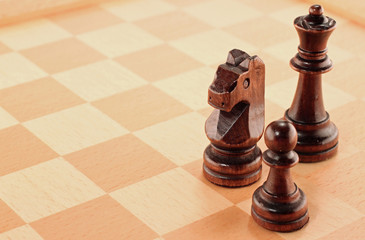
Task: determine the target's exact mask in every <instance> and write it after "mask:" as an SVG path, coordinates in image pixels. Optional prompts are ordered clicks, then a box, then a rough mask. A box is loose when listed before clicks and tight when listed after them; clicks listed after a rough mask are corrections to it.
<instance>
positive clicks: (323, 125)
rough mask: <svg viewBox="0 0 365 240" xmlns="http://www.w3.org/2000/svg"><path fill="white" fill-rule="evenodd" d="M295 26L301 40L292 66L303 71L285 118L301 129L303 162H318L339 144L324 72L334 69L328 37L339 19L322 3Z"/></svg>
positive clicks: (315, 6) (298, 19)
mask: <svg viewBox="0 0 365 240" xmlns="http://www.w3.org/2000/svg"><path fill="white" fill-rule="evenodd" d="M294 26H295V28H296V30H297V32H298V35H299V38H300V44H299V47H298V53H297V54H296V55H295V57H294V58H292V59H291V61H290V66H291V67H292V68H293V69H294V70H296V71H298V72H299V80H298V85H297V90H296V93H295V96H294V100H293V103H292V105H291V107H290V108H289V109H288V110H287V111H286V112H285V116H284V118H285V119H286V120H288V121H290V122H291V123H293V125H294V126H295V128H296V130H297V132H298V143H297V146H296V147H295V151H296V152H297V153H298V154H299V157H300V162H318V161H322V160H325V159H328V158H330V157H332V156H333V155H334V154H336V152H337V147H338V130H337V127H336V126H335V125H334V124H333V123H332V122H331V121H330V117H329V114H328V113H327V112H326V110H325V109H324V105H323V97H322V74H323V73H325V72H328V71H330V70H331V69H332V61H331V60H330V59H329V58H328V56H327V41H328V38H329V37H330V35H331V33H332V32H333V30H334V29H335V27H336V21H335V20H333V19H332V18H330V17H326V16H324V15H323V8H322V7H321V6H320V5H313V6H311V7H310V8H309V14H308V15H306V16H301V17H298V18H296V19H295V20H294Z"/></svg>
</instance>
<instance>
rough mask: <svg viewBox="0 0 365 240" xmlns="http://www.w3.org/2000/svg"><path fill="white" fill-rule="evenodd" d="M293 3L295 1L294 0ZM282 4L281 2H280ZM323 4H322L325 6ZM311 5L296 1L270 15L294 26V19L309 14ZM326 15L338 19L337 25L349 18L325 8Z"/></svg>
mask: <svg viewBox="0 0 365 240" xmlns="http://www.w3.org/2000/svg"><path fill="white" fill-rule="evenodd" d="M292 3H293V2H292ZM278 5H279V6H280V4H278ZM323 5H324V7H326V5H325V4H323ZM323 5H322V6H323ZM309 7H310V5H309V4H305V3H298V2H295V3H294V5H293V6H291V7H284V8H283V7H281V8H279V10H278V11H271V12H270V14H269V16H270V17H272V18H274V19H276V20H278V21H280V22H282V23H284V24H287V25H289V26H291V27H293V28H294V26H293V22H294V19H296V18H297V17H299V16H304V15H307V14H308V10H309ZM324 10H325V11H324V15H326V16H329V17H331V18H333V19H335V20H336V25H337V26H339V25H342V24H345V23H346V22H347V21H348V20H347V19H345V18H342V17H340V16H338V15H336V14H334V13H333V12H330V13H329V12H327V11H326V9H324Z"/></svg>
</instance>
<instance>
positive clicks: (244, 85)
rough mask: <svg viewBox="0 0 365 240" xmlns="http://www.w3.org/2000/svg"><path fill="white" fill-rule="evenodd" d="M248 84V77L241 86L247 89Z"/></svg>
mask: <svg viewBox="0 0 365 240" xmlns="http://www.w3.org/2000/svg"><path fill="white" fill-rule="evenodd" d="M249 86H250V79H249V78H246V79H245V81H244V82H243V88H244V89H247V88H248V87H249Z"/></svg>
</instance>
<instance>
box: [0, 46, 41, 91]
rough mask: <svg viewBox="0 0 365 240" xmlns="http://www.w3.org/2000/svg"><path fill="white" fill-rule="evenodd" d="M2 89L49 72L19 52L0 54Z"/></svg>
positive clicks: (0, 87)
mask: <svg viewBox="0 0 365 240" xmlns="http://www.w3.org/2000/svg"><path fill="white" fill-rule="evenodd" d="M0 69H1V71H0V89H2V88H6V87H11V86H14V85H17V84H20V83H25V82H29V81H32V80H35V79H38V78H41V77H45V76H46V75H47V74H46V73H45V72H44V71H42V69H40V68H39V67H38V66H36V65H35V64H34V63H32V62H30V61H29V60H28V59H26V58H25V57H23V56H22V55H20V54H19V53H15V52H12V53H7V54H3V55H0Z"/></svg>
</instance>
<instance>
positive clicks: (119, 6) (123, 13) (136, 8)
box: [101, 0, 176, 21]
mask: <svg viewBox="0 0 365 240" xmlns="http://www.w3.org/2000/svg"><path fill="white" fill-rule="evenodd" d="M101 6H102V7H103V8H104V9H106V10H107V11H109V12H111V13H113V14H115V15H116V16H118V17H120V18H121V19H124V20H126V21H135V20H139V19H144V18H148V17H151V16H155V15H160V14H163V13H166V12H170V11H173V10H174V9H175V8H176V7H175V6H174V5H172V4H170V3H167V2H165V1H163V0H154V1H149V0H134V1H114V2H110V3H104V4H102V5H101ZM142 9H145V10H147V11H143V10H142Z"/></svg>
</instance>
